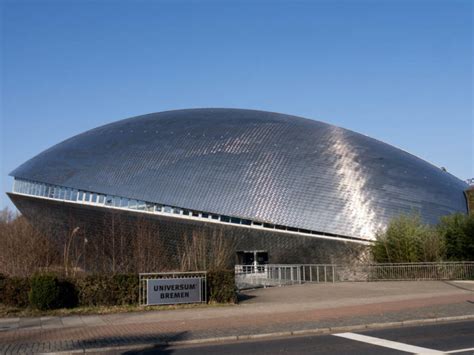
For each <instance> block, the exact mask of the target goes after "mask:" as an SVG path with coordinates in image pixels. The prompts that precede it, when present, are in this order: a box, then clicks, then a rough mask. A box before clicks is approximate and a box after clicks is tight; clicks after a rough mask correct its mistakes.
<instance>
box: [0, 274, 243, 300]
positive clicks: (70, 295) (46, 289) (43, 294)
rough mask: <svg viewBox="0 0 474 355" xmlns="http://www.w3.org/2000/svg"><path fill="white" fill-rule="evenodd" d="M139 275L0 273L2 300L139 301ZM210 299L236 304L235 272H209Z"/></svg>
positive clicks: (208, 292) (0, 297)
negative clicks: (64, 277) (22, 274)
mask: <svg viewBox="0 0 474 355" xmlns="http://www.w3.org/2000/svg"><path fill="white" fill-rule="evenodd" d="M138 290H139V280H138V275H136V274H117V275H87V276H84V277H77V278H68V279H62V278H59V277H56V276H54V275H51V274H42V275H41V274H39V275H34V276H33V277H31V279H29V278H17V277H12V278H9V277H3V278H2V275H0V303H3V304H5V305H7V306H13V307H19V308H23V307H27V306H28V305H31V306H33V307H36V308H39V309H52V308H62V307H66V308H71V307H76V306H114V305H133V304H138ZM207 294H208V301H209V302H216V303H234V302H235V301H236V295H235V281H234V271H233V270H224V271H210V272H209V273H208V276H207Z"/></svg>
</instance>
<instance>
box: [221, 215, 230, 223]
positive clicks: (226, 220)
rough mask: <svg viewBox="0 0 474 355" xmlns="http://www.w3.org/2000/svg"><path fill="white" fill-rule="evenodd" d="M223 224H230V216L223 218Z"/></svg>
mask: <svg viewBox="0 0 474 355" xmlns="http://www.w3.org/2000/svg"><path fill="white" fill-rule="evenodd" d="M221 222H230V217H229V216H221Z"/></svg>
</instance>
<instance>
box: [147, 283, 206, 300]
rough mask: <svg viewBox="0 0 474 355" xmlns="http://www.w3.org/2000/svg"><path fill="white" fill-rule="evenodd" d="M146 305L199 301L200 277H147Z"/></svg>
mask: <svg viewBox="0 0 474 355" xmlns="http://www.w3.org/2000/svg"><path fill="white" fill-rule="evenodd" d="M146 299H147V305H159V304H178V303H199V302H202V299H201V278H198V277H193V278H176V279H154V280H153V279H148V280H147V296H146Z"/></svg>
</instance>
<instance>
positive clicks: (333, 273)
mask: <svg viewBox="0 0 474 355" xmlns="http://www.w3.org/2000/svg"><path fill="white" fill-rule="evenodd" d="M334 268H335V266H334V265H333V266H332V283H334V282H336V280H334V275H335V272H334V271H335V270H334Z"/></svg>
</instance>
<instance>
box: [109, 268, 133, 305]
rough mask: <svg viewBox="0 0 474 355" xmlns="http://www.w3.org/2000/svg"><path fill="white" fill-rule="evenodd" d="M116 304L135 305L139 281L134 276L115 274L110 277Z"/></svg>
mask: <svg viewBox="0 0 474 355" xmlns="http://www.w3.org/2000/svg"><path fill="white" fill-rule="evenodd" d="M112 281H113V284H114V289H115V298H116V302H117V303H116V304H137V303H138V292H139V280H138V275H136V274H117V275H114V276H113V277H112Z"/></svg>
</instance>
